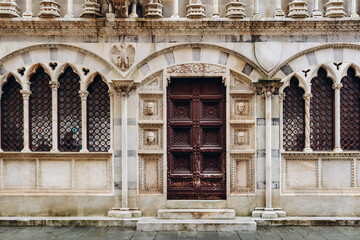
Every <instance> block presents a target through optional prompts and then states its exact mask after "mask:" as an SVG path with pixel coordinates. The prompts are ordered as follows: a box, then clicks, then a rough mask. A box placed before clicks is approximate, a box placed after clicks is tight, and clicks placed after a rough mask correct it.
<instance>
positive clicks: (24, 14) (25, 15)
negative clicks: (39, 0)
mask: <svg viewBox="0 0 360 240" xmlns="http://www.w3.org/2000/svg"><path fill="white" fill-rule="evenodd" d="M33 16H34V14H33V13H32V12H24V13H23V14H22V17H23V18H32V17H33Z"/></svg>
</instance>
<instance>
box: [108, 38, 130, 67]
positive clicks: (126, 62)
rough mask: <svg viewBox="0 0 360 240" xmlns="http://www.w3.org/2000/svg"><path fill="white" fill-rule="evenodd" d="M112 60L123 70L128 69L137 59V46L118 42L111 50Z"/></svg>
mask: <svg viewBox="0 0 360 240" xmlns="http://www.w3.org/2000/svg"><path fill="white" fill-rule="evenodd" d="M110 58H111V61H112V62H113V63H114V64H115V65H116V66H117V67H118V68H119V69H120V70H121V71H123V72H125V71H127V70H128V69H129V68H130V67H131V66H132V64H133V63H134V60H135V47H134V46H133V45H131V44H126V43H117V44H114V45H113V46H112V47H111V50H110Z"/></svg>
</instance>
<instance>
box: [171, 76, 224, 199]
mask: <svg viewBox="0 0 360 240" xmlns="http://www.w3.org/2000/svg"><path fill="white" fill-rule="evenodd" d="M225 105H226V104H225V87H224V85H223V83H222V81H221V78H196V79H195V78H191V79H189V78H183V79H179V78H173V79H171V83H170V84H169V87H168V95H167V167H168V169H167V175H168V179H167V180H168V184H167V186H168V187H167V194H168V199H225V198H226V174H225V173H226V163H225V159H226V141H225V139H226V138H225V137H226V121H225V116H226V111H225Z"/></svg>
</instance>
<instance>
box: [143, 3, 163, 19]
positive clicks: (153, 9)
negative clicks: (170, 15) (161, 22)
mask: <svg viewBox="0 0 360 240" xmlns="http://www.w3.org/2000/svg"><path fill="white" fill-rule="evenodd" d="M162 12H163V5H162V4H161V1H160V0H149V3H148V4H146V5H145V17H146V18H162V17H163V15H162Z"/></svg>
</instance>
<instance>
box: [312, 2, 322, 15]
mask: <svg viewBox="0 0 360 240" xmlns="http://www.w3.org/2000/svg"><path fill="white" fill-rule="evenodd" d="M312 17H314V18H321V17H322V13H321V12H320V6H319V0H315V2H314V10H313V13H312Z"/></svg>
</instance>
